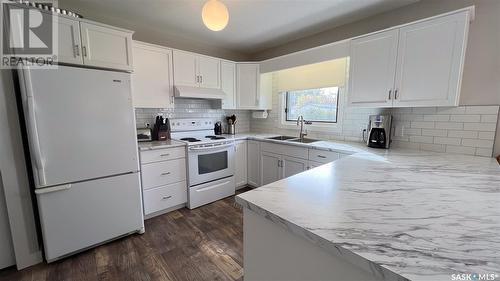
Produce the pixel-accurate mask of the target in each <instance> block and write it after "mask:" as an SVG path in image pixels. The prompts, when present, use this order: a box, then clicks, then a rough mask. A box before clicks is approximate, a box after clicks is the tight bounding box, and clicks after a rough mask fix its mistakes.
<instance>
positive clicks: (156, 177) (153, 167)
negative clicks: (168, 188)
mask: <svg viewBox="0 0 500 281" xmlns="http://www.w3.org/2000/svg"><path fill="white" fill-rule="evenodd" d="M141 175H142V189H144V190H146V189H150V188H153V187H157V186H161V185H166V184H170V183H174V182H179V181H184V180H186V159H185V158H180V159H174V160H170V161H163V162H155V163H149V164H144V165H142V166H141Z"/></svg>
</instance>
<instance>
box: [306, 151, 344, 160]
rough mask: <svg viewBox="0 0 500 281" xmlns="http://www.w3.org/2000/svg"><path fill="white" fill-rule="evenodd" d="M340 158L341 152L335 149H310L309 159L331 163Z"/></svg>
mask: <svg viewBox="0 0 500 281" xmlns="http://www.w3.org/2000/svg"><path fill="white" fill-rule="evenodd" d="M339 158H340V154H339V153H338V152H335V151H324V150H319V149H312V148H311V149H309V160H311V161H315V162H319V163H330V162H333V161H335V160H338V159H339Z"/></svg>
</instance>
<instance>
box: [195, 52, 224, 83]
mask: <svg viewBox="0 0 500 281" xmlns="http://www.w3.org/2000/svg"><path fill="white" fill-rule="evenodd" d="M197 64H198V75H199V76H200V87H203V88H211V89H220V60H219V59H216V58H210V57H203V56H199V57H198V58H197Z"/></svg>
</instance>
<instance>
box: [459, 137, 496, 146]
mask: <svg viewBox="0 0 500 281" xmlns="http://www.w3.org/2000/svg"><path fill="white" fill-rule="evenodd" d="M462 145H463V146H472V147H481V148H490V147H493V141H492V140H480V139H462Z"/></svg>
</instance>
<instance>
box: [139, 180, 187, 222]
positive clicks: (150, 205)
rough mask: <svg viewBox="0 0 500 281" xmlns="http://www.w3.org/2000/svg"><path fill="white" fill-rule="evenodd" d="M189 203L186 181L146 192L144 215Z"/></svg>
mask: <svg viewBox="0 0 500 281" xmlns="http://www.w3.org/2000/svg"><path fill="white" fill-rule="evenodd" d="M186 202H187V184H186V182H185V181H181V182H178V183H173V184H170V185H165V186H160V187H157V188H153V189H149V190H145V191H144V214H145V215H150V214H152V213H155V212H159V211H162V210H165V209H168V208H171V207H174V206H178V205H180V204H185V203H186Z"/></svg>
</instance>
